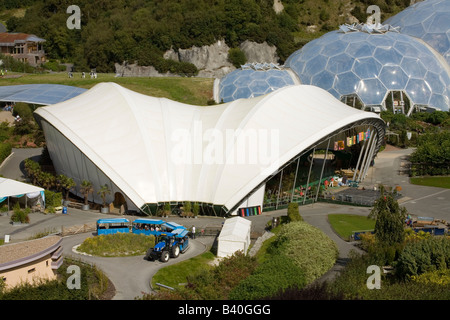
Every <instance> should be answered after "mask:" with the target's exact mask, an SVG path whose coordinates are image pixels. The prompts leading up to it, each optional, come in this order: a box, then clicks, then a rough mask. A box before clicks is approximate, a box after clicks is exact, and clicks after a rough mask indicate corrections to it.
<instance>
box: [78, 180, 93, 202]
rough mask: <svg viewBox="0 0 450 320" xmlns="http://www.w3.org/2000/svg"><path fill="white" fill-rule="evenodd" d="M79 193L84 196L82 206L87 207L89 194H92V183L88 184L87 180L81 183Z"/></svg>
mask: <svg viewBox="0 0 450 320" xmlns="http://www.w3.org/2000/svg"><path fill="white" fill-rule="evenodd" d="M80 191H81V193H82V194H83V196H84V204H85V205H87V204H88V197H89V194H90V193H92V192H94V187H93V186H92V182H90V181H88V180H83V181H81V185H80Z"/></svg>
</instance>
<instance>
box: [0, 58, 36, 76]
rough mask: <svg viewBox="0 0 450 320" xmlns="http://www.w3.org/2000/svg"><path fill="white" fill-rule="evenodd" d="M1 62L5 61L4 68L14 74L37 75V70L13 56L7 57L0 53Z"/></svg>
mask: <svg viewBox="0 0 450 320" xmlns="http://www.w3.org/2000/svg"><path fill="white" fill-rule="evenodd" d="M0 60H3V65H2V68H5V69H7V70H8V71H13V72H24V73H36V72H37V68H35V67H32V66H31V65H29V64H28V63H24V62H21V61H19V60H16V59H14V58H13V57H11V56H5V55H3V54H1V53H0Z"/></svg>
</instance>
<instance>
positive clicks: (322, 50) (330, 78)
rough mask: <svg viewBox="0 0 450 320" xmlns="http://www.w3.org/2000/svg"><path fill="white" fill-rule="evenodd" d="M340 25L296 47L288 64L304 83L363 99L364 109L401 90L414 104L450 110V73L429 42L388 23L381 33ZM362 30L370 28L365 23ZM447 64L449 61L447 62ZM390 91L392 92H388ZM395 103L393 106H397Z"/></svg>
mask: <svg viewBox="0 0 450 320" xmlns="http://www.w3.org/2000/svg"><path fill="white" fill-rule="evenodd" d="M348 27H349V26H341V28H340V30H336V31H332V32H329V33H327V34H325V35H324V36H322V37H320V38H318V39H316V40H313V41H311V42H309V43H307V44H306V45H305V46H304V47H303V48H302V49H300V50H298V51H296V52H294V53H293V54H292V55H291V56H290V57H289V58H288V59H287V61H286V64H285V66H286V67H288V68H290V69H292V70H293V71H294V72H295V73H296V74H297V75H298V77H299V78H300V81H301V83H303V84H311V85H315V86H318V87H321V88H323V89H325V90H327V91H328V92H330V93H331V94H333V95H334V96H335V97H336V98H338V99H341V100H343V97H346V96H353V97H357V98H359V100H360V102H361V104H362V106H363V108H364V109H370V108H366V107H369V106H377V107H379V108H380V109H382V110H385V109H387V108H390V107H391V105H394V103H393V102H389V104H390V105H389V106H388V105H387V103H386V99H391V97H392V101H393V100H394V99H395V98H394V95H393V93H394V92H400V93H401V95H402V102H403V97H405V99H406V98H408V100H409V104H410V110H404V111H403V112H405V113H408V114H410V113H411V112H412V110H413V107H430V108H433V109H439V110H444V111H447V110H449V92H450V76H449V74H450V72H449V68H448V65H447V64H446V63H445V61H443V60H442V59H441V60H440V59H439V58H438V57H437V56H436V54H435V53H433V52H432V50H431V49H430V47H429V46H428V45H426V44H424V43H423V42H421V41H420V40H418V39H416V38H414V37H411V36H409V35H406V34H401V33H399V32H398V31H396V30H395V29H394V30H393V31H386V30H389V26H387V28H386V26H381V27H382V32H380V30H378V31H376V32H364V31H361V27H360V28H359V29H358V30H357V29H355V28H354V26H353V28H352V26H350V29H351V30H349V28H348ZM362 29H365V27H364V26H363V28H362ZM444 64H445V65H444ZM389 93H391V94H389ZM392 108H393V107H392Z"/></svg>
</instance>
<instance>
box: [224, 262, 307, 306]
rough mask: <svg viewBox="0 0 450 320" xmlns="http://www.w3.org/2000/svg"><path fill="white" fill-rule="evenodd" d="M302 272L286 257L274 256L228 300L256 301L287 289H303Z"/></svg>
mask: <svg viewBox="0 0 450 320" xmlns="http://www.w3.org/2000/svg"><path fill="white" fill-rule="evenodd" d="M305 285H306V279H305V274H304V272H303V271H302V270H301V269H300V268H299V267H298V266H297V265H296V264H295V263H294V262H293V261H292V260H291V259H290V258H288V257H287V256H284V255H276V256H273V257H271V258H270V259H269V260H266V261H264V262H263V263H262V264H261V265H259V266H258V267H257V268H256V270H255V272H254V273H253V274H251V275H250V276H249V277H248V278H246V279H244V280H243V281H242V282H240V283H239V285H238V286H237V287H235V288H234V289H233V290H232V291H231V292H230V295H229V299H230V300H241V299H243V300H256V299H262V298H265V297H269V296H272V295H275V294H277V293H279V292H280V291H281V292H282V291H284V290H286V289H288V288H303V287H304V286H305Z"/></svg>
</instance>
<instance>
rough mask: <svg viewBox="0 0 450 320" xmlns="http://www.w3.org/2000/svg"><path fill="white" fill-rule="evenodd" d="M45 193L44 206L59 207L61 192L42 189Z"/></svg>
mask: <svg viewBox="0 0 450 320" xmlns="http://www.w3.org/2000/svg"><path fill="white" fill-rule="evenodd" d="M44 195H45V206H46V207H47V208H50V207H53V208H54V207H59V206H60V205H61V201H62V193H61V192H53V191H50V190H44Z"/></svg>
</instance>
